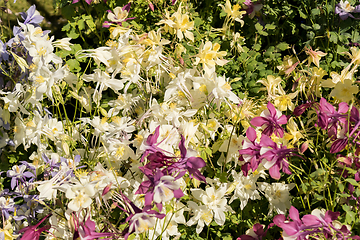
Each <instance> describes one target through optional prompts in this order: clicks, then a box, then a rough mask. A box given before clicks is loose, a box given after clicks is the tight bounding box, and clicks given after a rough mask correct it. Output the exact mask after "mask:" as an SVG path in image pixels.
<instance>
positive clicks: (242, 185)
mask: <svg viewBox="0 0 360 240" xmlns="http://www.w3.org/2000/svg"><path fill="white" fill-rule="evenodd" d="M231 174H232V175H233V177H234V183H233V184H234V185H235V192H234V195H233V196H232V197H231V199H230V201H229V203H232V201H233V200H234V199H237V198H238V199H239V200H240V208H241V210H243V209H244V208H245V206H246V204H247V202H248V200H249V199H251V200H255V199H261V197H260V195H259V192H258V191H257V190H256V189H257V187H256V180H257V177H256V176H255V177H254V176H253V175H251V176H244V175H243V173H242V172H240V173H237V172H235V171H234V170H233V171H232V172H231Z"/></svg>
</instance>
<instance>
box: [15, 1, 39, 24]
mask: <svg viewBox="0 0 360 240" xmlns="http://www.w3.org/2000/svg"><path fill="white" fill-rule="evenodd" d="M20 16H21V17H22V19H24V24H32V25H34V26H36V27H39V23H41V22H42V20H44V17H42V16H40V14H39V12H38V11H36V7H35V5H32V6H31V7H30V8H29V9H28V10H27V11H26V13H25V12H21V13H20Z"/></svg>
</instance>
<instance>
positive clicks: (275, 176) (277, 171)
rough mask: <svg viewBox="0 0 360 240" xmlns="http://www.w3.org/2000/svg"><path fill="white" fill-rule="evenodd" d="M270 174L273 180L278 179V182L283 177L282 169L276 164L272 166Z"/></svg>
mask: <svg viewBox="0 0 360 240" xmlns="http://www.w3.org/2000/svg"><path fill="white" fill-rule="evenodd" d="M269 173H270V176H271V177H272V178H273V179H276V180H279V179H280V177H281V175H280V168H279V166H278V165H277V164H275V165H274V166H272V167H271V168H270V169H269Z"/></svg>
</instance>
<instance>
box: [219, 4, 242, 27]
mask: <svg viewBox="0 0 360 240" xmlns="http://www.w3.org/2000/svg"><path fill="white" fill-rule="evenodd" d="M219 6H220V7H221V8H222V9H223V10H224V12H225V13H227V17H229V18H231V19H234V20H235V21H237V22H240V23H241V26H243V25H244V21H243V20H241V19H242V15H244V14H245V13H246V12H245V11H239V10H240V8H241V7H240V5H239V4H235V5H234V8H232V6H231V3H230V1H229V0H226V3H225V6H224V5H222V4H219Z"/></svg>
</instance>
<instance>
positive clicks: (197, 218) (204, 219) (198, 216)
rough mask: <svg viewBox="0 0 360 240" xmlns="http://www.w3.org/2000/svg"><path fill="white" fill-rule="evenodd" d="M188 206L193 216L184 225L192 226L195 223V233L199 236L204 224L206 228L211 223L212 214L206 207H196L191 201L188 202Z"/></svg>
mask: <svg viewBox="0 0 360 240" xmlns="http://www.w3.org/2000/svg"><path fill="white" fill-rule="evenodd" d="M188 205H189V207H190V208H191V209H192V210H193V213H194V216H193V217H192V218H190V219H189V221H188V222H187V223H186V225H188V226H192V225H194V224H195V223H197V226H196V233H197V234H200V233H201V231H202V230H203V228H204V225H205V224H206V225H207V226H209V224H210V223H211V222H212V220H213V213H212V211H211V209H210V208H209V207H207V206H206V205H200V206H198V205H197V204H196V203H195V202H193V201H188Z"/></svg>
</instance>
